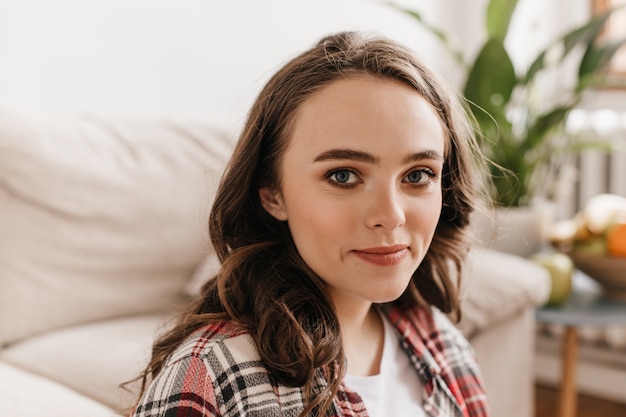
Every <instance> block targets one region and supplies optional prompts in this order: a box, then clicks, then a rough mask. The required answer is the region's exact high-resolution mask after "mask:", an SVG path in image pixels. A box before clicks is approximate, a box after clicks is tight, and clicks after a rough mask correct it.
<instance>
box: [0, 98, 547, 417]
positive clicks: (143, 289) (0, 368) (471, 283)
mask: <svg viewBox="0 0 626 417" xmlns="http://www.w3.org/2000/svg"><path fill="white" fill-rule="evenodd" d="M216 126H217V125H216V124H212V123H209V122H199V121H189V120H185V121H181V120H165V119H162V120H139V119H137V120H130V119H112V118H103V117H95V116H84V115H82V116H81V115H46V116H44V115H41V114H26V113H20V112H17V111H10V110H7V109H2V110H0V346H1V348H0V415H3V416H11V417H32V416H46V417H61V416H63V417H85V416H91V417H100V416H102V417H106V416H113V415H115V413H117V412H119V411H120V410H123V409H125V408H126V407H129V406H130V405H131V404H132V400H133V393H132V392H127V391H124V390H122V389H120V388H119V387H118V385H119V384H120V383H121V382H123V381H126V380H128V379H131V378H133V377H134V376H136V375H137V373H138V372H139V371H140V370H141V369H142V367H143V366H144V364H145V362H146V360H147V358H148V356H149V349H150V344H151V342H152V340H153V338H154V336H155V334H157V332H158V331H159V329H160V328H161V327H162V325H163V323H164V320H165V319H166V318H167V317H169V316H170V315H171V312H172V311H173V310H175V309H176V308H177V306H179V305H180V303H181V301H182V300H183V299H184V298H185V297H189V296H190V295H191V296H192V295H193V293H194V291H195V290H196V288H197V286H198V284H199V282H201V280H202V279H205V278H206V276H208V275H210V273H211V271H210V270H211V269H212V268H214V266H212V265H211V263H210V262H209V263H208V266H207V264H206V263H203V262H202V261H203V260H205V259H210V253H209V252H210V251H209V244H208V237H207V234H206V219H207V216H208V211H209V207H210V203H211V196H212V194H213V192H214V189H215V186H216V183H217V181H218V177H219V174H220V172H221V170H222V169H223V167H224V164H225V161H226V159H227V158H228V155H229V153H230V150H231V149H232V144H233V143H232V139H230V138H231V137H232V135H226V134H224V133H223V132H222V131H221V130H220V129H218V128H216ZM207 256H208V258H207ZM470 262H471V265H470V268H469V273H468V276H467V277H466V281H465V282H466V286H465V292H464V300H463V304H464V313H465V315H464V319H463V322H462V323H461V324H460V327H461V329H462V330H463V332H464V333H465V334H466V335H467V336H468V337H469V338H470V340H471V341H472V343H473V345H474V346H475V348H476V351H477V354H478V357H479V360H480V361H481V364H482V369H483V373H484V377H485V381H486V384H487V389H488V393H489V395H490V397H491V403H492V408H493V412H494V413H493V414H494V416H496V417H505V416H506V417H518V416H519V417H530V416H531V415H532V360H533V354H532V352H533V337H534V336H533V335H534V321H533V314H532V312H533V308H534V307H535V306H536V305H538V304H540V303H542V302H543V301H544V300H545V299H546V297H547V293H548V291H549V279H548V276H547V273H546V272H545V271H544V270H543V269H541V268H539V267H537V266H535V265H534V264H531V263H529V262H528V261H525V260H523V259H520V258H516V257H513V256H511V255H504V254H500V253H497V252H493V251H487V250H483V249H477V250H475V251H474V252H473V253H472V256H471V260H470Z"/></svg>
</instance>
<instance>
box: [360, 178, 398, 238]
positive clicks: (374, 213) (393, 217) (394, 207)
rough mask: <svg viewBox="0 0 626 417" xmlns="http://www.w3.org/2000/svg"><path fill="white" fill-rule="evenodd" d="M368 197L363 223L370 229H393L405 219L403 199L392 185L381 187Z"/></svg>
mask: <svg viewBox="0 0 626 417" xmlns="http://www.w3.org/2000/svg"><path fill="white" fill-rule="evenodd" d="M373 191H374V192H373V193H372V195H371V196H370V198H369V202H368V204H367V214H366V219H365V223H366V225H367V227H369V228H371V229H379V230H383V231H386V232H390V231H393V230H395V229H397V228H399V227H401V226H402V225H404V223H405V221H406V214H405V207H404V206H405V201H404V200H403V198H402V193H401V191H399V190H397V189H396V188H395V187H393V186H389V187H381V188H379V189H377V190H373Z"/></svg>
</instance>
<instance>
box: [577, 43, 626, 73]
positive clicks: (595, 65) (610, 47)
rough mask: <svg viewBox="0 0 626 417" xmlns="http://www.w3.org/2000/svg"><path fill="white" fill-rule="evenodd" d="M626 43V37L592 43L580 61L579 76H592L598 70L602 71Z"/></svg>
mask: <svg viewBox="0 0 626 417" xmlns="http://www.w3.org/2000/svg"><path fill="white" fill-rule="evenodd" d="M625 43H626V38H622V39H618V40H615V41H611V42H607V43H605V44H603V45H600V46H597V45H595V44H594V43H591V44H590V45H589V47H588V48H587V50H586V51H585V55H584V56H583V59H582V60H581V61H580V67H579V68H578V78H579V79H585V78H588V77H590V76H592V75H593V74H594V73H596V72H602V71H604V70H606V69H607V68H608V66H609V63H610V61H611V58H613V55H615V53H616V52H617V51H618V50H619V49H620V48H621V47H622V46H623V45H624V44H625Z"/></svg>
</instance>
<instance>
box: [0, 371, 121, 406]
mask: <svg viewBox="0 0 626 417" xmlns="http://www.w3.org/2000/svg"><path fill="white" fill-rule="evenodd" d="M0 415H2V416H11V417H33V416H46V417H85V416H90V417H112V416H114V413H113V410H111V409H109V408H107V407H105V406H104V405H102V404H99V403H97V402H96V401H93V400H91V399H89V398H86V397H84V396H82V395H80V394H78V393H77V392H75V391H72V390H71V389H69V388H67V387H64V386H63V385H61V384H58V383H56V382H54V381H50V380H48V379H46V378H44V377H41V376H39V375H35V374H33V373H30V372H27V371H25V370H23V369H19V368H16V367H14V366H12V365H9V364H7V363H4V362H2V361H0Z"/></svg>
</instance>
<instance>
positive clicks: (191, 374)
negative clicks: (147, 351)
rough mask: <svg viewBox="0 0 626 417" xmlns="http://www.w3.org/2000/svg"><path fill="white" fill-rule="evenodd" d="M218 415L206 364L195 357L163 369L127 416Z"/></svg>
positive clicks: (186, 358)
mask: <svg viewBox="0 0 626 417" xmlns="http://www.w3.org/2000/svg"><path fill="white" fill-rule="evenodd" d="M220 415H221V414H220V412H219V408H218V406H217V402H216V398H215V392H214V389H213V384H212V383H211V381H210V378H209V374H208V370H207V367H206V364H205V362H204V361H203V360H202V359H201V358H199V357H196V356H187V357H185V358H184V359H181V360H179V361H177V362H174V363H172V364H169V365H168V366H167V367H165V368H164V369H163V370H162V371H161V372H160V373H159V374H158V375H157V376H156V378H155V379H154V380H153V381H152V382H151V383H150V385H149V387H148V389H147V390H146V392H145V394H144V395H143V397H142V398H141V399H140V401H139V403H138V404H137V406H136V407H135V409H134V410H133V412H132V413H131V417H165V416H167V417H177V416H185V417H209V416H220Z"/></svg>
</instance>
